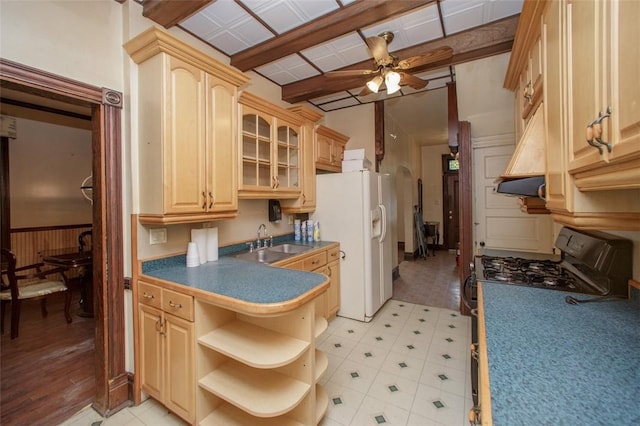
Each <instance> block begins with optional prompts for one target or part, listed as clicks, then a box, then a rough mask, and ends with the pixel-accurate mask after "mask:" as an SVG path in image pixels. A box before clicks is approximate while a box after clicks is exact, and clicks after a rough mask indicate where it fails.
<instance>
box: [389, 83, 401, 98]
mask: <svg viewBox="0 0 640 426" xmlns="http://www.w3.org/2000/svg"><path fill="white" fill-rule="evenodd" d="M398 90H400V85H399V84H387V95H392V94H394V93H396V92H397V91H398Z"/></svg>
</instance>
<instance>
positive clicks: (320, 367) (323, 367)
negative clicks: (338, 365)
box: [314, 349, 329, 382]
mask: <svg viewBox="0 0 640 426" xmlns="http://www.w3.org/2000/svg"><path fill="white" fill-rule="evenodd" d="M328 367H329V358H328V357H327V355H326V354H325V353H324V352H322V351H319V350H318V349H316V371H315V375H314V376H315V380H314V381H316V382H317V381H318V380H320V377H322V375H323V374H324V373H325V371H327V368H328Z"/></svg>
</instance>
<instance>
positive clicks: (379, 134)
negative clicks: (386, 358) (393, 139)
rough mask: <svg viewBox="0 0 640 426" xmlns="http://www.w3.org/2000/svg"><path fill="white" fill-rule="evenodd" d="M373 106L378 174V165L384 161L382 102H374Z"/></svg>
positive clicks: (377, 169)
mask: <svg viewBox="0 0 640 426" xmlns="http://www.w3.org/2000/svg"><path fill="white" fill-rule="evenodd" d="M373 105H374V108H375V110H374V122H375V132H376V136H375V138H376V172H379V171H380V163H382V160H384V101H375V102H374V104H373Z"/></svg>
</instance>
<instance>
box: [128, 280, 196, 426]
mask: <svg viewBox="0 0 640 426" xmlns="http://www.w3.org/2000/svg"><path fill="white" fill-rule="evenodd" d="M140 295H141V296H140V301H139V304H138V306H139V314H140V315H139V318H140V319H139V321H140V324H139V333H140V336H139V340H140V342H139V350H140V377H141V387H142V390H143V391H144V392H146V393H147V394H149V396H151V397H153V398H155V399H156V400H158V401H159V402H161V403H162V404H164V405H165V406H166V407H167V408H168V409H169V410H171V411H172V412H174V413H175V414H176V415H178V416H179V417H181V418H182V419H184V420H185V421H187V422H189V423H193V422H194V421H195V412H196V411H195V387H194V382H195V360H194V322H193V298H192V297H191V296H187V295H183V294H180V293H177V292H174V291H171V290H167V289H163V288H161V287H158V286H155V285H152V284H149V283H144V282H140ZM170 312H171V313H170Z"/></svg>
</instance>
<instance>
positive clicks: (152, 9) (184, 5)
mask: <svg viewBox="0 0 640 426" xmlns="http://www.w3.org/2000/svg"><path fill="white" fill-rule="evenodd" d="M212 1H213V0H180V1H175V0H144V2H143V4H142V16H144V17H146V18H149V19H151V20H152V21H153V22H155V23H157V24H160V25H162V26H163V27H165V28H171V27H173V26H174V25H177V24H178V23H179V22H181V21H183V20H185V19H187V18H188V17H189V16H191V15H193V14H194V13H196V12H197V11H199V10H200V9H202V8H203V7H205V6H206V5H208V4H209V3H211V2H212Z"/></svg>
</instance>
